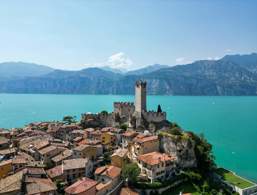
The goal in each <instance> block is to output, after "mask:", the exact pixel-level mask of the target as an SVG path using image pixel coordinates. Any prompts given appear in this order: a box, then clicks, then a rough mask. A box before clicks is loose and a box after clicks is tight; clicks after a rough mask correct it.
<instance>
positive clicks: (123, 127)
mask: <svg viewBox="0 0 257 195" xmlns="http://www.w3.org/2000/svg"><path fill="white" fill-rule="evenodd" d="M120 128H121V129H123V130H125V131H126V130H127V128H128V125H127V124H122V125H121V126H120Z"/></svg>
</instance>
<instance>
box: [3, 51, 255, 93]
mask: <svg viewBox="0 0 257 195" xmlns="http://www.w3.org/2000/svg"><path fill="white" fill-rule="evenodd" d="M255 57H256V54H251V55H230V56H225V57H224V58H222V59H220V60H200V61H196V62H194V63H191V64H186V65H179V66H172V67H171V66H164V67H162V68H159V69H157V70H154V71H147V70H145V71H144V72H141V73H135V72H134V73H133V74H130V73H127V74H120V73H115V72H113V71H108V70H103V69H101V68H87V69H83V70H80V71H64V70H53V71H51V72H50V73H48V74H44V75H40V76H29V77H25V78H18V77H17V78H12V79H2V80H1V79H0V92H5V93H68V94H70V93H71V94H75V93H76V94H133V93H134V83H135V81H136V80H138V79H144V80H146V81H147V82H148V86H147V87H148V88H147V90H148V92H149V94H162V95H163V94H165V95H257V72H256V68H255V67H256V63H255V62H256V61H255V59H256V58H255ZM157 67H158V66H157ZM139 72H140V71H139Z"/></svg>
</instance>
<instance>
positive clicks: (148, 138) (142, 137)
mask: <svg viewBox="0 0 257 195" xmlns="http://www.w3.org/2000/svg"><path fill="white" fill-rule="evenodd" d="M134 141H135V142H138V143H144V142H148V141H158V136H154V135H152V136H148V135H142V134H141V135H138V136H136V137H135V139H134Z"/></svg>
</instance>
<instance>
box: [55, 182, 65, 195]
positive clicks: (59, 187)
mask: <svg viewBox="0 0 257 195" xmlns="http://www.w3.org/2000/svg"><path fill="white" fill-rule="evenodd" d="M56 187H57V192H58V193H60V194H64V188H65V185H64V184H63V182H62V181H61V180H57V181H56Z"/></svg>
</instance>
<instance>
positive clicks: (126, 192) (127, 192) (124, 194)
mask: <svg viewBox="0 0 257 195" xmlns="http://www.w3.org/2000/svg"><path fill="white" fill-rule="evenodd" d="M120 195H139V193H138V192H136V191H134V190H133V189H131V188H129V187H123V188H121V191H120Z"/></svg>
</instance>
